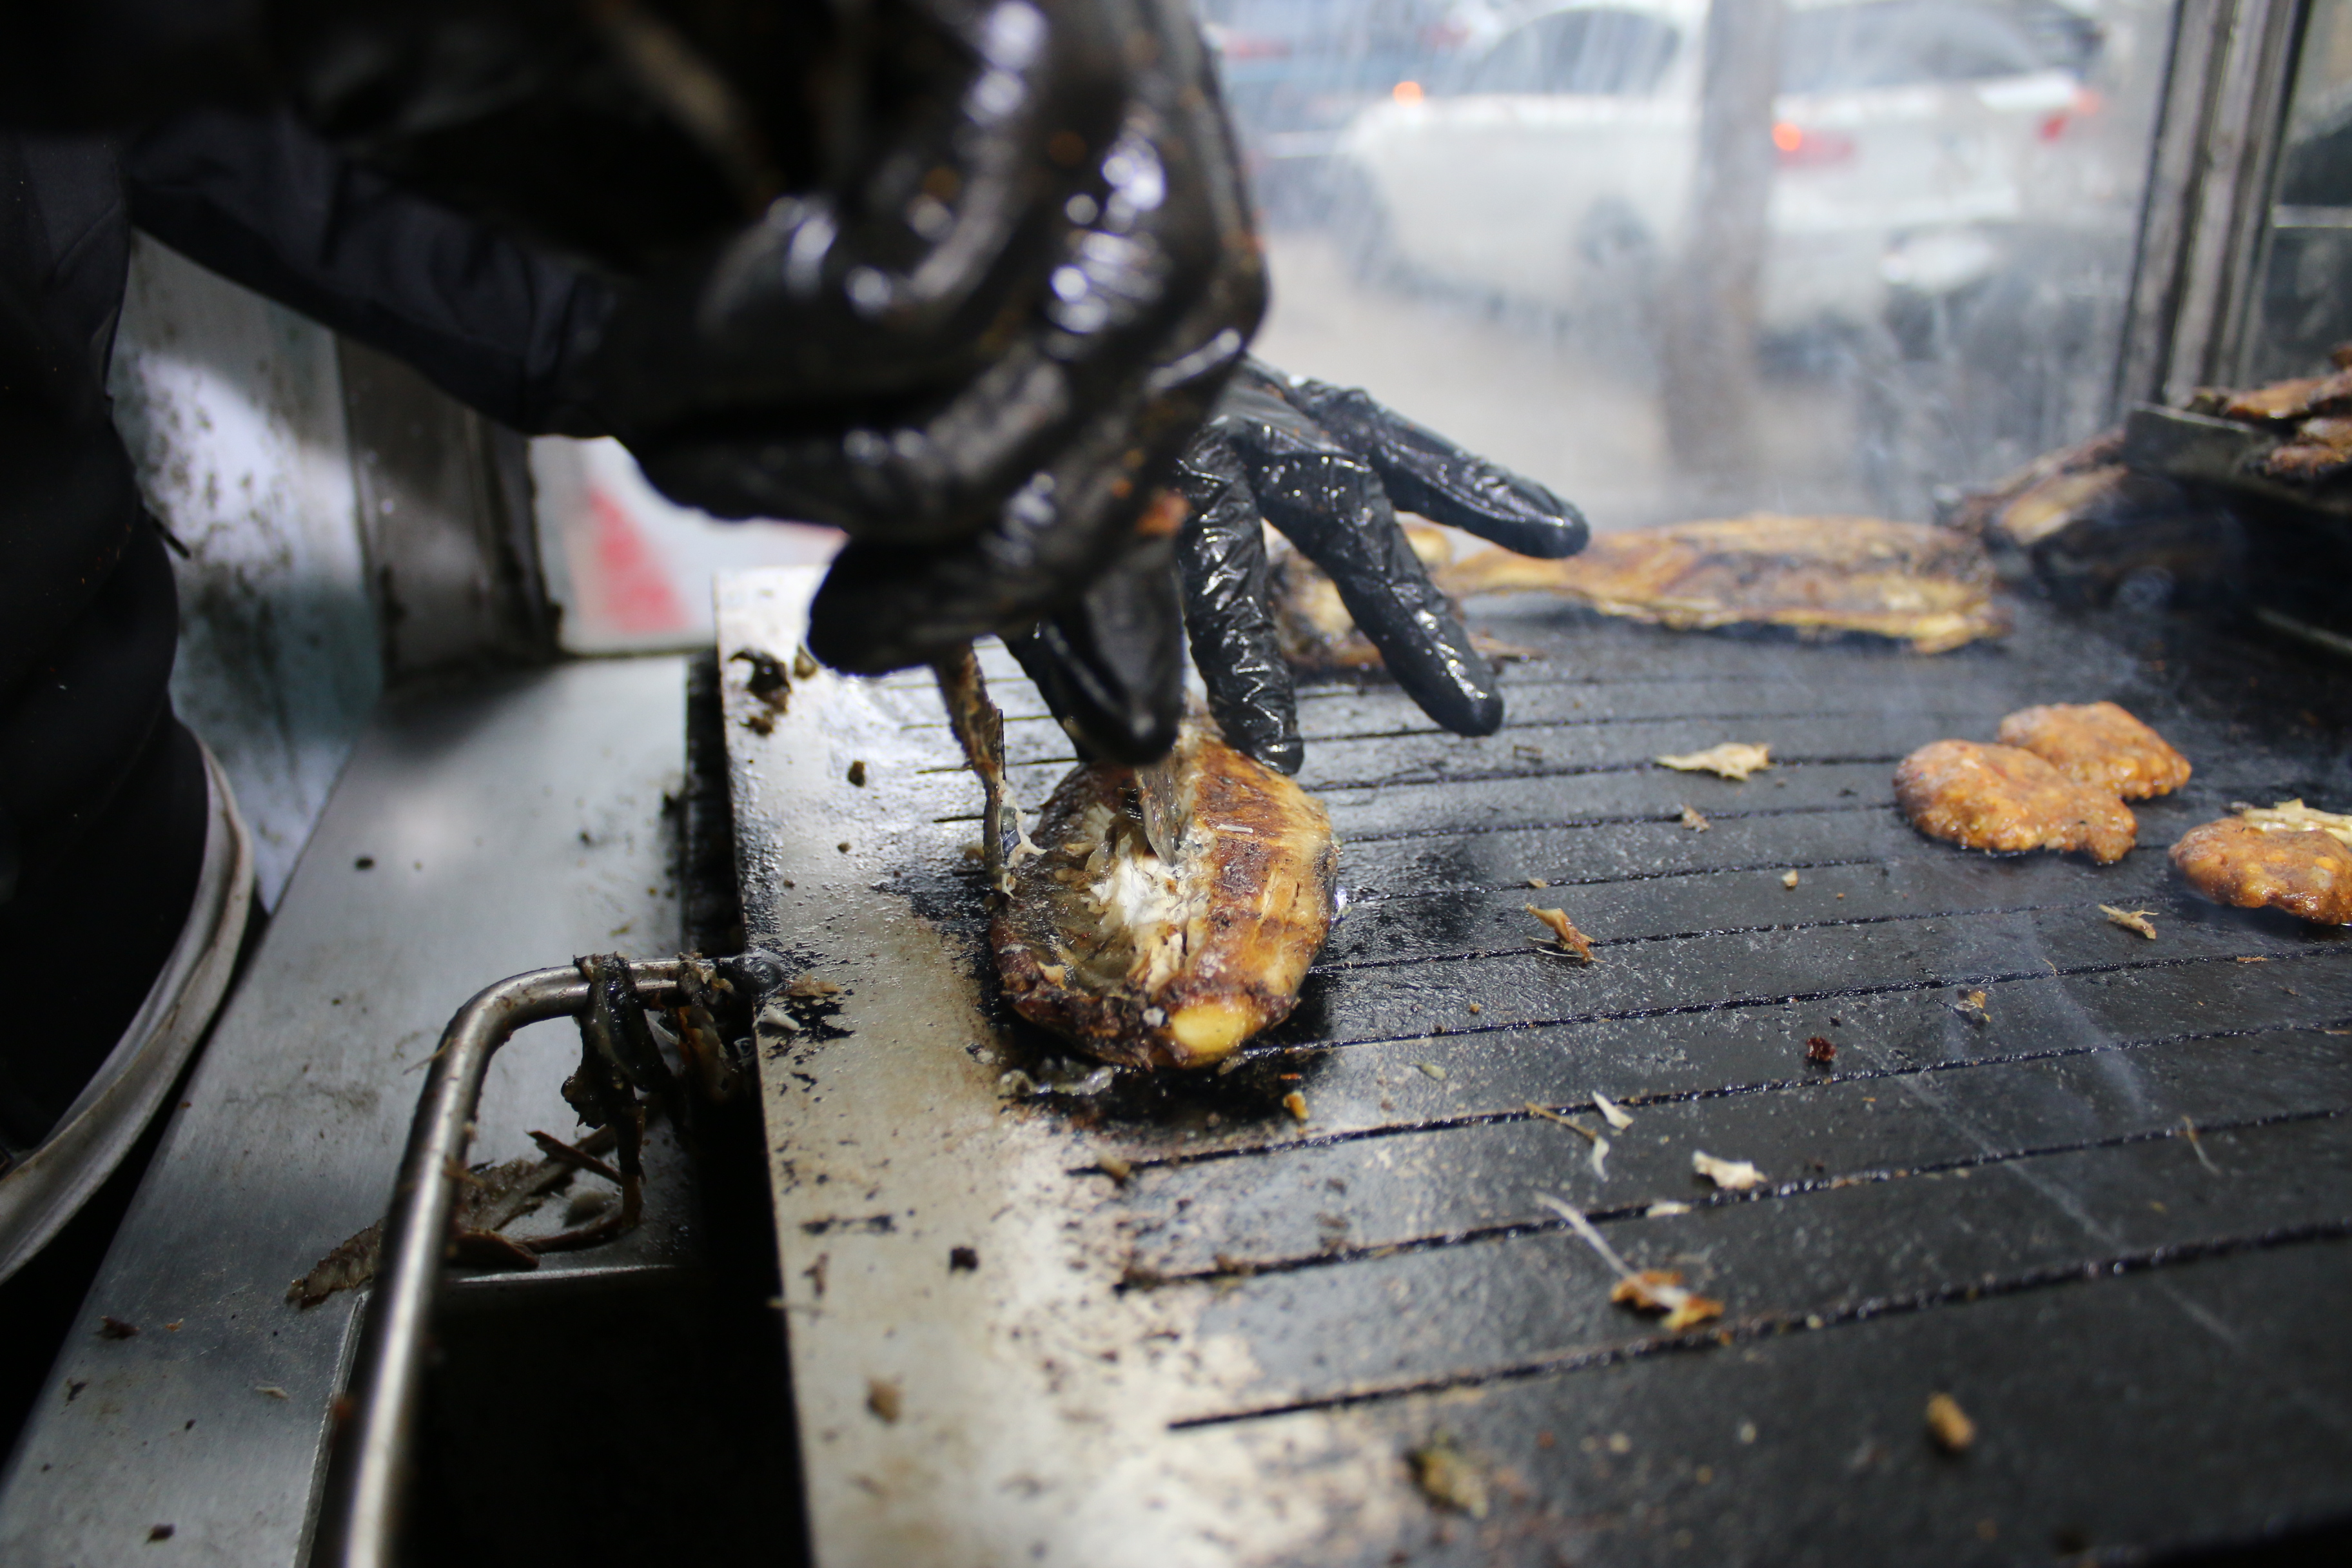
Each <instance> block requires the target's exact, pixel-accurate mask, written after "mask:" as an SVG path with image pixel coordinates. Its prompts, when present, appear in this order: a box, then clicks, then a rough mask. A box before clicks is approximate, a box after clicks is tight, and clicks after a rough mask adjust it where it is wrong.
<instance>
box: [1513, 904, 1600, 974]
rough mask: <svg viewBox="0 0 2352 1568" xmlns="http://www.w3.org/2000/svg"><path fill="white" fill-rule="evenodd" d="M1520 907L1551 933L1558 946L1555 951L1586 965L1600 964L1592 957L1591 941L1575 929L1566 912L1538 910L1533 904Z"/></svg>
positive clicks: (1536, 939) (1574, 924) (1537, 939)
mask: <svg viewBox="0 0 2352 1568" xmlns="http://www.w3.org/2000/svg"><path fill="white" fill-rule="evenodd" d="M1522 907H1523V908H1525V909H1526V910H1527V911H1528V913H1529V914H1531V915H1533V916H1535V917H1536V919H1538V920H1539V921H1543V923H1544V926H1545V928H1546V929H1547V930H1549V931H1550V932H1551V935H1552V941H1553V942H1556V943H1558V944H1559V945H1558V947H1557V948H1556V949H1555V951H1557V952H1564V953H1567V954H1568V955H1569V956H1570V957H1571V958H1575V959H1579V960H1581V961H1582V962H1583V963H1599V962H1600V960H1598V959H1596V958H1594V957H1593V956H1592V939H1591V937H1589V936H1587V935H1585V934H1584V933H1583V932H1582V931H1579V930H1577V929H1576V922H1575V921H1571V920H1570V919H1569V918H1568V911H1567V910H1539V909H1538V908H1536V907H1535V906H1534V905H1533V904H1528V905H1524V906H1522ZM1528 940H1530V941H1537V942H1539V941H1540V940H1541V939H1539V938H1529V939H1528Z"/></svg>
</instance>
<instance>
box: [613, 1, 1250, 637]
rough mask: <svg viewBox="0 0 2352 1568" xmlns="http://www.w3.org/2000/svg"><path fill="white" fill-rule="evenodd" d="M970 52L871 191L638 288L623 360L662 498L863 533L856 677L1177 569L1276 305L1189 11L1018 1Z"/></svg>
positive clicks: (847, 616)
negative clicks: (1225, 412) (1191, 453)
mask: <svg viewBox="0 0 2352 1568" xmlns="http://www.w3.org/2000/svg"><path fill="white" fill-rule="evenodd" d="M917 4H918V5H919V7H920V8H926V9H930V10H936V11H939V12H940V13H943V14H944V13H949V12H950V11H952V10H953V9H955V7H953V6H952V5H950V3H949V0H917ZM963 33H964V34H965V35H968V37H966V38H965V39H964V42H965V43H966V45H967V47H966V48H965V49H964V51H963V52H962V53H961V54H957V53H953V52H947V53H944V54H942V56H941V58H947V59H950V60H955V61H960V62H961V65H960V66H959V69H961V70H962V71H963V74H962V75H961V76H959V75H956V74H955V73H954V72H950V73H948V76H947V78H946V79H943V80H941V81H940V83H939V88H938V91H937V92H936V93H935V94H934V101H937V102H942V103H947V104H951V105H953V106H954V109H955V112H953V113H943V114H937V115H931V116H915V117H912V118H911V119H910V120H908V121H905V122H898V121H892V122H889V123H887V125H885V126H882V127H880V129H887V131H889V132H890V133H891V139H890V140H889V141H888V142H886V144H885V146H884V148H883V151H884V152H885V153H888V154H889V155H888V156H877V158H876V159H875V160H874V161H873V162H872V164H871V174H870V178H867V179H866V181H865V182H864V183H863V184H857V183H852V184H849V185H848V186H846V187H845V188H843V189H840V190H832V189H826V190H821V191H820V192H818V193H817V194H815V195H811V196H808V197H805V198H801V197H788V198H783V199H780V200H779V201H778V202H776V203H775V204H774V205H773V206H772V208H771V209H770V211H769V214H768V216H767V217H766V218H765V219H764V220H763V221H762V222H761V223H760V224H757V225H754V226H751V227H750V228H748V229H746V230H744V231H743V232H742V233H741V234H740V236H738V237H736V238H734V239H733V240H731V241H730V242H729V243H728V244H727V245H726V246H724V247H721V248H720V249H719V251H718V252H717V253H716V254H715V255H713V256H711V257H709V258H706V259H705V260H704V261H702V262H701V263H699V264H698V266H697V267H696V268H688V269H685V270H683V271H679V272H676V273H672V274H665V275H663V276H662V277H660V278H657V279H654V280H652V281H650V282H648V283H647V284H646V286H644V287H643V288H641V289H638V290H637V291H636V293H635V296H634V297H633V298H631V299H629V300H625V302H624V303H623V304H622V306H621V307H620V309H619V310H618V311H617V312H616V314H615V316H614V321H613V323H612V325H611V327H610V328H609V329H608V331H607V334H606V338H605V344H604V350H603V359H604V363H605V364H606V366H607V367H608V368H607V370H606V372H605V374H604V375H603V376H602V378H601V379H602V380H603V382H604V384H605V386H606V387H607V388H608V389H609V390H608V391H606V392H605V393H604V394H603V395H601V396H600V403H601V405H603V406H604V407H606V408H608V409H609V410H611V411H612V413H613V416H614V422H615V425H616V426H617V427H618V430H619V433H620V434H621V435H622V436H623V437H624V439H625V440H626V441H627V442H628V444H629V446H630V447H631V448H632V450H633V451H635V453H636V455H637V457H638V458H639V460H640V461H641V462H642V463H643V465H644V467H645V469H646V474H647V476H648V477H649V478H650V479H652V480H653V481H654V483H655V484H656V485H657V486H658V487H660V488H661V489H664V490H666V491H667V492H668V493H669V494H670V495H672V496H673V497H675V498H677V499H678V500H685V501H688V502H690V503H692V504H695V505H698V506H701V507H703V508H705V509H707V510H712V511H715V512H718V513H719V514H721V515H727V516H751V515H764V516H776V517H793V518H803V519H810V520H814V521H829V522H834V523H836V524H838V525H839V526H841V527H842V528H843V529H845V531H847V532H848V533H849V534H850V536H851V542H850V544H849V545H848V547H847V548H846V549H845V550H844V551H843V552H842V553H841V555H840V556H839V558H838V559H837V560H836V561H835V565H834V567H833V570H832V572H831V573H830V574H829V575H828V576H827V578H826V581H825V584H824V589H823V590H822V592H821V593H820V594H819V595H818V597H817V600H816V603H815V604H814V606H813V607H812V609H811V614H810V628H809V646H810V647H811V649H812V650H813V651H814V653H815V654H816V655H817V656H818V657H819V658H823V659H824V660H825V661H826V662H827V663H829V664H832V665H834V666H835V667H836V668H842V669H846V670H851V671H855V672H858V673H865V674H877V673H880V672H882V671H886V670H889V669H896V668H904V667H906V666H908V665H911V664H917V663H921V662H927V661H930V660H934V659H937V658H940V657H941V656H943V655H945V654H948V653H950V652H951V651H952V650H953V649H955V648H957V647H961V646H962V645H964V644H966V643H968V642H969V641H971V639H972V638H973V637H979V636H982V635H984V634H987V633H990V632H997V631H1010V630H1014V629H1017V628H1019V627H1021V626H1028V625H1031V624H1034V622H1035V621H1036V620H1037V619H1038V617H1039V616H1044V615H1046V614H1049V613H1051V612H1053V611H1055V610H1056V609H1060V608H1064V607H1066V606H1069V605H1071V604H1072V603H1073V601H1074V600H1075V599H1076V598H1077V597H1078V595H1080V594H1081V593H1082V592H1084V591H1085V590H1086V589H1087V584H1091V583H1094V582H1096V581H1097V579H1100V578H1102V577H1104V576H1105V575H1106V574H1109V575H1111V576H1113V577H1118V576H1120V575H1123V574H1132V572H1133V571H1134V570H1135V567H1136V563H1137V562H1138V561H1139V560H1141V559H1150V558H1153V557H1155V556H1156V555H1160V554H1164V552H1165V551H1166V549H1167V544H1166V542H1165V541H1164V539H1160V538H1159V537H1157V536H1156V534H1157V533H1158V532H1164V531H1165V530H1164V529H1160V530H1157V531H1154V530H1152V529H1146V530H1145V531H1144V533H1143V534H1141V535H1140V536H1139V533H1138V527H1139V523H1142V522H1144V521H1145V520H1146V515H1147V510H1148V508H1149V507H1150V503H1151V501H1152V498H1153V497H1154V495H1155V494H1156V493H1157V491H1158V489H1160V486H1161V485H1162V484H1163V483H1164V482H1165V481H1166V480H1167V479H1169V477H1170V476H1171V474H1172V471H1173V469H1174V468H1175V464H1176V459H1177V458H1178V456H1179V454H1180V452H1181V448H1182V446H1183V443H1184V442H1185V441H1186V440H1187V439H1188V438H1189V437H1191V435H1192V432H1193V430H1194V429H1195V428H1197V426H1198V425H1199V424H1200V422H1201V420H1202V418H1204V417H1205V416H1206V415H1207V413H1208V410H1209V407H1210V404H1211V402H1212V400H1213V398H1214V396H1215V395H1216V393H1217V391H1218V389H1219V388H1220V387H1221V386H1222V385H1223V381H1224V379H1225V377H1226V376H1227V375H1228V374H1230V373H1231V372H1232V370H1233V368H1234V365H1235V364H1236V363H1238V362H1239V360H1240V359H1241V357H1242V352H1243V349H1244V345H1245V344H1246V342H1247V341H1248V336H1249V334H1250V332H1251V331H1254V330H1255V326H1256V323H1257V319H1258V317H1259V315H1260V313H1261V312H1262V310H1263V309H1264V300H1265V292H1264V281H1263V272H1262V266H1261V263H1260V260H1259V257H1258V250H1257V244H1256V238H1255V235H1254V234H1253V232H1252V231H1251V228H1250V223H1249V212H1248V206H1247V203H1246V200H1245V198H1244V194H1243V191H1242V186H1241V179H1240V166H1239V161H1238V157H1237V155H1236V153H1235V151H1234V143H1233V140H1232V134H1231V132H1230V129H1229V127H1228V126H1227V124H1226V121H1225V119H1224V115H1223V110H1222V108H1221V106H1220V105H1219V103H1218V100H1217V97H1216V90H1215V83H1214V80H1213V75H1212V73H1211V70H1210V66H1209V62H1208V59H1207V58H1206V55H1205V53H1204V51H1203V49H1202V45H1201V40H1200V37H1199V34H1198V32H1197V29H1196V28H1195V27H1194V26H1193V25H1192V21H1191V18H1190V16H1189V13H1188V11H1187V10H1186V8H1185V6H1184V5H1183V3H1182V0H1035V3H1034V4H1031V3H1030V0H998V3H997V4H995V5H980V6H978V7H975V8H973V16H972V19H971V21H969V22H967V23H966V24H964V26H963ZM1106 109H1107V110H1108V112H1107V113H1106V112H1104V110H1106ZM1081 111H1083V112H1081ZM1097 121H1100V123H1099V125H1097ZM958 193H961V195H959V194H958ZM926 204H928V205H926ZM966 230H971V232H970V233H967V232H965V231H966ZM1038 258H1042V261H1043V265H1042V266H1039V265H1035V264H1034V263H1035V261H1036V260H1037V259H1038Z"/></svg>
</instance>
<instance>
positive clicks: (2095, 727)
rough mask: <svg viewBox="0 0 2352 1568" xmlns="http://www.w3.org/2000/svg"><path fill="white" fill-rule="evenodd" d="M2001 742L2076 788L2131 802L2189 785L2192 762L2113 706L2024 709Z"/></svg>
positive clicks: (2007, 723) (2003, 726)
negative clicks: (2108, 793) (2031, 756)
mask: <svg viewBox="0 0 2352 1568" xmlns="http://www.w3.org/2000/svg"><path fill="white" fill-rule="evenodd" d="M2000 743H2001V744H2002V745H2004V746H2016V747H2018V748H2019V749H2021V750H2022V751H2028V752H2032V753H2033V754H2034V755H2035V756H2037V757H2040V758H2041V759H2042V761H2043V762H2045V763H2049V764H2050V765H2051V766H2052V767H2053V768H2056V769H2057V770H2058V771H2059V772H2060V773H2064V774H2065V775H2066V776H2067V777H2068V778H2070V779H2073V780H2074V782H2075V783H2076V784H2089V785H2091V786H2092V787H2093V788H2095V789H2104V790H2111V791H2113V792H2114V793H2115V794H2116V795H2121V796H2123V797H2124V798H2125V799H2126V800H2146V799H2147V798H2148V797H2149V796H2150V795H2170V794H2171V793H2172V792H2173V791H2174V790H2177V789H2179V787H2180V786H2181V785H2182V784H2187V783H2188V782H2189V759H2188V758H2187V757H2184V756H2182V755H2181V754H2180V753H2179V752H2176V751H2174V750H2173V749H2172V747H2171V746H2170V745H2169V744H2168V743H2167V742H2166V741H2165V739H2164V737H2163V736H2161V735H2159V734H2158V733H2157V732H2156V731H2153V730H2151V729H2149V728H2148V727H2147V725H2145V724H2143V723H2141V722H2140V721H2138V720H2137V719H2135V718H2133V717H2132V716H2131V715H2130V714H2129V713H2127V712H2126V711H2124V710H2122V709H2121V708H2118V707H2116V705H2115V704H2114V703H2112V702H2060V703H2054V704H2053V705H2052V706H2050V707H2047V708H2023V709H2020V710H2018V711H2016V712H2014V713H2012V714H2011V715H2010V716H2009V717H2008V718H2006V719H2003V720H2002V721H2000Z"/></svg>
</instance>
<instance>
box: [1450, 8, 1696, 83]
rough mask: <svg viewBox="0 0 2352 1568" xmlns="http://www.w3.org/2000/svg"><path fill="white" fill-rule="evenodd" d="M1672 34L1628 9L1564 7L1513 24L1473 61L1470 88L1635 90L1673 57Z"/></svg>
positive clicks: (1652, 80)
mask: <svg viewBox="0 0 2352 1568" xmlns="http://www.w3.org/2000/svg"><path fill="white" fill-rule="evenodd" d="M1677 41H1678V35H1677V34H1676V32H1675V28H1674V27H1672V26H1669V25H1668V24H1666V23H1664V22H1663V21H1661V20H1659V19H1658V18H1656V17H1654V16H1643V15H1640V14H1639V13H1637V12H1633V11H1611V10H1599V9H1595V10H1587V11H1566V12H1561V13H1559V14H1558V15H1556V16H1545V17H1542V18H1540V19H1539V20H1538V21H1535V22H1531V23H1529V24H1528V26H1524V27H1521V28H1519V29H1517V31H1516V32H1513V33H1511V34H1510V35H1508V36H1507V37H1505V38H1504V39H1503V40H1502V42H1501V43H1500V44H1498V45H1496V47H1495V49H1494V51H1493V52H1492V53H1490V54H1488V55H1487V56H1486V58H1484V59H1482V60H1480V61H1479V62H1478V64H1477V65H1476V66H1475V68H1473V70H1472V72H1471V74H1470V79H1469V83H1468V87H1469V90H1471V91H1472V92H1496V93H1585V94H1596V95H1604V96H1610V95H1618V94H1626V93H1643V92H1648V91H1650V90H1651V89H1654V88H1655V87H1656V86H1657V83H1658V79H1659V78H1660V77H1661V76H1663V75H1664V73H1665V69H1666V67H1667V66H1668V65H1669V64H1670V63H1672V61H1673V59H1674V58H1675V44H1676V42H1677Z"/></svg>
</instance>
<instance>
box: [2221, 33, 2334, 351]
mask: <svg viewBox="0 0 2352 1568" xmlns="http://www.w3.org/2000/svg"><path fill="white" fill-rule="evenodd" d="M2275 200H2276V205H2273V208H2272V209H2271V225H2270V232H2269V233H2268V235H2267V236H2266V237H2265V245H2264V250H2263V261H2262V271H2261V277H2262V291H2261V296H2260V299H2259V300H2258V301H2257V302H2256V306H2255V313H2254V320H2253V322H2252V342H2251V343H2250V344H2249V345H2248V350H2247V352H2248V369H2249V373H2250V375H2251V376H2252V377H2254V378H2261V377H2271V376H2286V375H2309V374H2313V373H2314V372H2315V370H2317V369H2318V368H2320V367H2321V366H2323V365H2325V364H2326V361H2327V353H2328V351H2329V350H2330V349H2332V348H2334V347H2335V346H2336V344H2338V343H2341V342H2346V341H2347V340H2352V290H2347V289H2346V287H2345V279H2347V278H2352V5H2347V3H2346V0H2313V4H2312V5H2311V8H2310V10H2309V12H2308V13H2307V15H2306V16H2305V22H2304V29H2303V38H2302V48H2301V53H2300V54H2299V55H2298V56H2297V58H2296V61H2295V75H2294V89H2293V94H2292V96H2291V97H2290V99H2289V100H2288V105H2287V119H2286V138H2285V144H2284V147H2282V148H2281V150H2280V153H2279V170H2278V185H2277V194H2276V198H2275Z"/></svg>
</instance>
